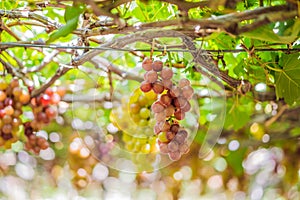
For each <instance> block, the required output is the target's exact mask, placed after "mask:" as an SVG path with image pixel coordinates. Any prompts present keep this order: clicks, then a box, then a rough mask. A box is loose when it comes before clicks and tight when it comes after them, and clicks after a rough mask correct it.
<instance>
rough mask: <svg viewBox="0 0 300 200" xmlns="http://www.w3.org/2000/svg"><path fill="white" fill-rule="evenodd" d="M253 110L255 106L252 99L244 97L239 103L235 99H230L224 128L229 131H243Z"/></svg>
mask: <svg viewBox="0 0 300 200" xmlns="http://www.w3.org/2000/svg"><path fill="white" fill-rule="evenodd" d="M252 110H253V105H252V103H251V99H250V98H249V99H247V98H245V97H242V98H240V99H239V100H238V102H237V101H234V100H233V99H228V100H227V109H226V111H227V113H226V118H225V123H224V128H225V129H228V130H230V129H233V130H239V129H241V128H242V127H244V126H245V125H246V124H247V123H248V122H249V120H250V118H251V113H252Z"/></svg>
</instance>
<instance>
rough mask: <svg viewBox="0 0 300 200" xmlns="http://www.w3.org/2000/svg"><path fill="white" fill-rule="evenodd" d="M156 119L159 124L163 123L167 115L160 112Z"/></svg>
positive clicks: (155, 116)
mask: <svg viewBox="0 0 300 200" xmlns="http://www.w3.org/2000/svg"><path fill="white" fill-rule="evenodd" d="M154 118H155V120H156V121H157V122H162V121H164V120H165V119H166V114H165V112H164V111H162V112H159V113H155V114H154Z"/></svg>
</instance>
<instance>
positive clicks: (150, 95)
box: [145, 83, 157, 101]
mask: <svg viewBox="0 0 300 200" xmlns="http://www.w3.org/2000/svg"><path fill="white" fill-rule="evenodd" d="M154 84H155V83H154ZM154 84H153V85H154ZM145 96H146V98H147V99H148V100H150V101H155V100H156V99H157V94H156V93H155V92H154V91H152V90H151V91H149V92H146V93H145Z"/></svg>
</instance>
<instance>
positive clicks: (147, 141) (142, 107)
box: [110, 88, 157, 153]
mask: <svg viewBox="0 0 300 200" xmlns="http://www.w3.org/2000/svg"><path fill="white" fill-rule="evenodd" d="M156 99H157V94H155V93H154V92H148V93H143V92H142V91H141V90H140V89H139V88H138V89H136V90H135V91H134V92H133V93H132V94H131V95H130V97H129V98H128V97H127V96H125V97H124V98H123V99H122V104H121V106H117V107H115V108H114V109H113V110H112V111H111V113H110V121H111V122H112V124H113V125H114V126H115V127H117V128H118V129H119V133H120V134H121V135H122V137H121V138H122V141H123V143H124V148H125V149H126V150H128V151H130V152H133V153H138V152H142V153H151V152H155V151H157V148H156V136H153V131H152V127H153V125H154V123H155V122H154V120H153V118H151V116H150V114H151V110H150V109H151V105H152V103H153V102H154V101H155V100H156Z"/></svg>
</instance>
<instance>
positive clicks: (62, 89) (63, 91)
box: [56, 86, 66, 97]
mask: <svg viewBox="0 0 300 200" xmlns="http://www.w3.org/2000/svg"><path fill="white" fill-rule="evenodd" d="M56 93H57V94H58V95H59V96H60V97H63V96H65V94H66V88H65V87H64V86H59V87H57V89H56Z"/></svg>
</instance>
